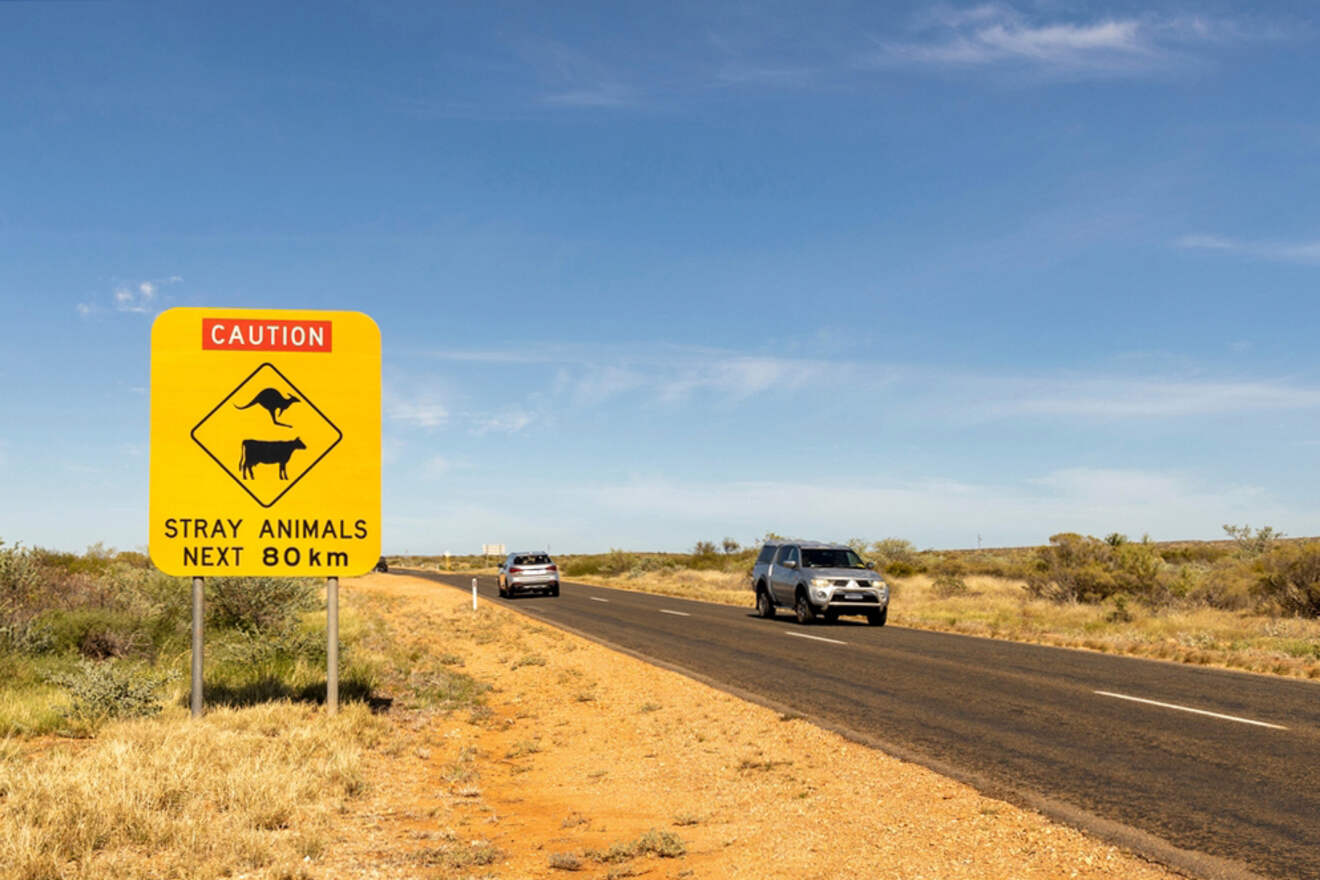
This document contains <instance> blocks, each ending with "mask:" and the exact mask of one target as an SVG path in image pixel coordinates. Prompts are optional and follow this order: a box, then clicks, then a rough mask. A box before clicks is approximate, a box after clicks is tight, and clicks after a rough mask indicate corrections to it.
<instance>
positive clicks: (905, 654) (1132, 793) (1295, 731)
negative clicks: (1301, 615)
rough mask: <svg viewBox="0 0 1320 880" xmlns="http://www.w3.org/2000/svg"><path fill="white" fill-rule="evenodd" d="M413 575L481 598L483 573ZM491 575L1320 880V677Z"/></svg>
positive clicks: (607, 635) (908, 744) (1021, 774)
mask: <svg viewBox="0 0 1320 880" xmlns="http://www.w3.org/2000/svg"><path fill="white" fill-rule="evenodd" d="M409 573H410V574H417V575H421V576H424V577H428V578H431V579H433V580H437V581H440V582H441V583H446V584H449V585H451V586H455V587H458V588H460V589H465V590H470V589H471V577H470V576H468V577H462V576H452V575H436V574H431V573H426V574H423V573H421V572H409ZM479 580H480V583H479V592H480V594H481V596H482V597H484V598H483V601H494V602H498V603H500V604H504V605H508V606H510V607H513V608H516V609H517V610H518V611H520V612H523V613H525V614H527V615H529V616H531V617H535V618H538V619H541V620H544V621H546V622H547V623H551V624H556V625H559V626H562V627H564V628H567V629H571V630H573V631H575V632H578V633H580V634H583V635H586V636H588V637H590V638H592V639H595V640H597V641H600V642H603V643H605V644H608V645H610V646H612V647H617V648H622V649H624V650H627V651H629V652H630V653H634V654H636V655H638V656H642V657H645V658H647V659H650V660H654V661H657V662H659V663H660V664H662V665H665V666H668V667H670V668H674V669H678V670H680V671H683V672H686V673H688V674H690V675H693V676H694V677H697V678H699V679H701V680H703V681H707V682H709V683H711V684H715V685H717V686H719V687H722V688H725V689H728V690H730V691H732V692H734V693H737V694H739V695H743V696H748V697H751V698H753V699H756V700H758V701H760V702H763V703H766V704H768V705H772V706H775V707H778V708H781V709H783V710H788V711H794V712H797V713H800V714H802V715H803V716H805V717H808V718H810V719H812V720H813V721H816V722H818V723H822V724H824V725H825V726H827V727H831V728H833V729H835V730H839V731H840V732H843V733H845V734H847V735H849V736H851V737H853V738H855V739H858V740H860V741H862V742H867V743H871V744H873V745H877V746H879V747H881V748H884V749H886V750H888V751H890V752H892V753H894V754H897V755H898V756H900V757H904V758H908V759H911V760H915V761H918V762H919V763H922V764H925V765H927V766H930V767H932V768H934V769H936V770H938V771H940V772H942V773H946V774H948V775H952V776H954V777H956V778H959V779H962V780H964V781H967V782H970V783H972V784H973V785H975V786H976V787H978V788H979V789H981V790H982V791H984V792H985V793H986V794H989V795H992V796H998V797H1005V798H1007V799H1009V800H1014V801H1017V802H1019V803H1024V804H1026V805H1029V806H1032V807H1035V808H1037V809H1041V810H1043V811H1044V812H1046V813H1048V814H1051V815H1053V816H1055V817H1057V818H1061V819H1064V820H1065V821H1070V822H1072V823H1074V824H1079V825H1081V826H1083V827H1086V828H1088V829H1089V830H1091V831H1095V832H1097V833H1100V834H1101V835H1102V836H1105V837H1108V838H1109V839H1111V840H1115V841H1116V842H1119V843H1122V844H1125V845H1127V846H1129V847H1132V848H1134V849H1137V850H1138V851H1144V852H1146V853H1147V854H1150V855H1153V856H1155V857H1156V858H1158V859H1160V860H1161V861H1164V862H1166V863H1169V864H1172V865H1173V866H1174V867H1178V868H1182V869H1184V870H1190V871H1191V872H1193V873H1194V874H1198V875H1200V876H1203V877H1211V878H1217V877H1224V878H1235V877H1249V876H1252V875H1253V874H1256V875H1261V876H1267V877H1275V878H1280V880H1283V878H1287V880H1295V878H1320V685H1317V684H1315V683H1312V682H1305V681H1298V680H1291V679H1276V678H1271V677H1268V676H1260V675H1249V674H1244V673H1234V672H1229V671H1225V670H1216V669H1206V668H1201V667H1193V666H1184V665H1180V664H1174V663H1164V662H1159V661H1150V660H1139V659H1134V658H1126V657H1114V656H1109V655H1105V654H1097V653H1092V652H1087V651H1073V650H1066V649H1061V648H1050V647H1044V646H1039V645H1026V644H1018V643H1014V642H1005V641H997V640H994V639H982V638H973V637H968V636H958V635H953V634H947V633H935V632H927V631H922V630H914V629H905V628H902V627H897V626H893V625H890V626H885V627H870V626H866V625H865V623H864V621H862V620H861V619H860V618H844V619H843V620H842V621H840V622H839V623H838V624H836V625H833V626H830V625H813V626H800V625H798V624H796V623H795V622H793V621H792V619H791V618H790V617H789V616H788V615H787V613H785V612H781V614H782V616H781V617H780V618H779V619H776V620H762V619H760V618H758V617H755V616H754V615H753V614H752V613H751V611H750V609H742V608H734V607H730V606H725V605H715V604H710V603H705V602H695V601H691V600H685V599H675V598H670V597H667V596H656V595H650V594H645V593H634V592H629V591H623V590H611V589H607V588H604V587H595V586H589V585H585V584H572V583H567V582H566V583H564V584H563V587H562V591H561V595H560V596H559V597H558V598H549V597H540V596H524V597H520V598H517V599H512V600H507V599H499V598H498V597H497V593H496V587H495V579H494V578H493V577H482V578H480V579H479ZM854 620H856V621H857V622H855V623H854V622H852V621H854ZM1159 704H1164V705H1159ZM840 770H841V772H847V768H840ZM1206 855H1208V856H1209V858H1206V857H1204V856H1206Z"/></svg>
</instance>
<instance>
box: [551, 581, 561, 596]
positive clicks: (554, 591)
mask: <svg viewBox="0 0 1320 880" xmlns="http://www.w3.org/2000/svg"><path fill="white" fill-rule="evenodd" d="M550 595H551V596H558V595H559V584H555V585H554V586H553V587H551V588H550Z"/></svg>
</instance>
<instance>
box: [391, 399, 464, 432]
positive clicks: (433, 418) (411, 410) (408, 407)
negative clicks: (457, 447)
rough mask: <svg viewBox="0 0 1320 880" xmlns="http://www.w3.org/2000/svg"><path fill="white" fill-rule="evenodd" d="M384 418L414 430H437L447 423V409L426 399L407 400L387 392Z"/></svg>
mask: <svg viewBox="0 0 1320 880" xmlns="http://www.w3.org/2000/svg"><path fill="white" fill-rule="evenodd" d="M384 398H385V399H384V401H383V404H384V405H383V407H382V408H383V409H384V411H385V418H387V419H390V420H391V421H395V422H402V423H404V424H405V425H410V426H412V427H415V428H439V427H441V426H443V425H445V424H446V423H447V422H448V421H449V407H447V406H445V405H444V403H442V402H440V401H438V400H435V399H432V398H428V397H420V398H407V397H403V396H401V395H399V394H398V393H395V392H391V391H389V390H387V391H386V392H385V394H384Z"/></svg>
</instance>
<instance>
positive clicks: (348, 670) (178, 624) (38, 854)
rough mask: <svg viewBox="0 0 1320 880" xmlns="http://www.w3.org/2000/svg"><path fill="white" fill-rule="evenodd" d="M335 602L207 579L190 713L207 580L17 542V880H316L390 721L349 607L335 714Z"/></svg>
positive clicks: (7, 710) (9, 721) (6, 685)
mask: <svg viewBox="0 0 1320 880" xmlns="http://www.w3.org/2000/svg"><path fill="white" fill-rule="evenodd" d="M321 608H322V603H321V602H320V599H319V596H318V584H317V583H316V582H314V581H308V580H295V579H288V578H244V579H237V578H216V579H212V580H209V581H208V582H207V585H206V620H205V625H206V655H205V656H206V667H205V677H204V680H205V684H206V688H205V691H206V700H207V707H208V711H207V715H206V716H205V717H204V718H202V719H192V718H191V717H190V713H189V709H188V706H187V702H188V693H189V681H188V674H189V673H188V668H189V658H190V655H189V651H190V623H191V584H190V582H189V581H187V580H185V579H179V578H172V577H168V576H166V575H163V574H161V573H160V572H158V571H156V570H155V569H154V568H153V567H152V566H151V564H150V562H149V561H148V560H147V559H146V558H145V557H144V556H142V555H141V554H137V553H114V552H112V551H107V550H105V549H103V548H100V547H94V548H92V549H91V550H89V552H88V553H86V554H85V555H74V554H69V553H54V552H50V551H45V550H39V549H31V548H25V547H15V546H3V545H0V878H4V880H10V878H13V880H47V878H49V880H55V878H60V880H82V878H86V880H92V878H102V877H120V878H136V877H142V878H146V877H153V878H155V877H178V878H182V877H188V878H209V877H225V876H234V875H235V874H243V875H246V876H261V877H297V876H300V875H301V874H302V873H303V865H304V859H306V858H309V857H314V856H315V855H316V854H317V853H319V852H320V851H321V850H322V849H323V848H324V847H325V846H326V845H327V844H328V843H329V842H330V840H331V837H330V834H329V831H328V826H329V822H330V818H331V817H332V816H333V815H334V813H335V811H336V810H337V809H338V808H339V805H340V804H341V803H343V802H344V800H345V799H347V798H351V797H354V796H356V795H357V794H358V793H359V792H360V791H361V790H362V788H363V786H364V780H363V777H362V773H361V766H360V765H361V760H362V754H363V751H364V749H366V748H369V747H370V746H371V745H372V744H373V743H374V742H375V741H376V739H377V738H378V737H379V736H380V735H381V733H382V730H383V722H381V721H380V720H379V719H378V718H376V717H375V716H373V715H372V712H371V709H370V704H369V702H368V700H369V698H370V697H371V694H372V689H373V685H374V683H375V681H376V679H377V677H378V676H379V674H380V670H381V669H382V664H381V662H380V659H379V658H378V657H376V656H375V655H374V654H372V653H371V652H369V651H366V650H363V649H362V648H361V645H360V643H361V642H363V641H364V640H363V638H362V636H363V630H364V624H363V621H362V620H361V619H360V618H359V617H357V616H355V615H353V614H351V613H350V614H349V615H347V616H346V618H345V620H344V625H343V626H342V628H341V635H342V640H343V653H344V662H343V664H342V665H343V676H342V679H341V693H342V694H343V696H344V697H345V705H344V709H343V711H342V712H341V714H339V715H338V716H337V717H335V718H333V719H330V718H326V717H325V715H324V713H321V712H319V711H318V704H319V703H320V702H321V701H323V700H324V696H325V654H326V650H325V629H324V623H323V622H324V613H323V612H322V611H321ZM64 737H73V738H74V739H61V738H64Z"/></svg>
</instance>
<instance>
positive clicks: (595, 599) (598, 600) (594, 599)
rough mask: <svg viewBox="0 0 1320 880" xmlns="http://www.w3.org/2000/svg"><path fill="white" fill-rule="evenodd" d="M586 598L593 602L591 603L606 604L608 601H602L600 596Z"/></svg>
mask: <svg viewBox="0 0 1320 880" xmlns="http://www.w3.org/2000/svg"><path fill="white" fill-rule="evenodd" d="M587 598H588V599H590V600H591V601H593V602H608V601H610V600H609V599H602V598H601V597H600V596H588V597H587Z"/></svg>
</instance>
